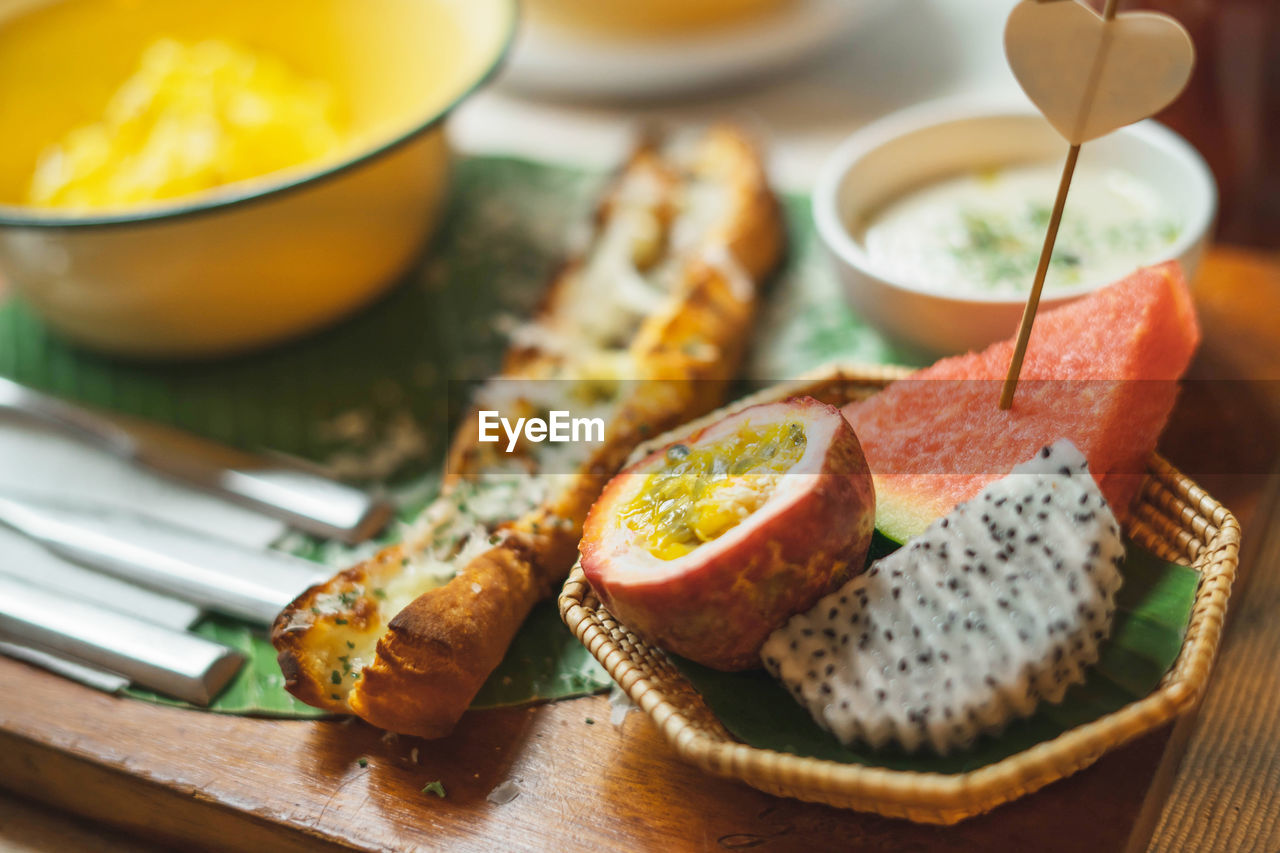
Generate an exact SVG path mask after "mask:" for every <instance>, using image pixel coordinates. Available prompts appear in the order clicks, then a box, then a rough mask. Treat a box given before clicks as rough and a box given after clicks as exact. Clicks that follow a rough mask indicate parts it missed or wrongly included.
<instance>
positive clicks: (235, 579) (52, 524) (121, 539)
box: [0, 497, 325, 625]
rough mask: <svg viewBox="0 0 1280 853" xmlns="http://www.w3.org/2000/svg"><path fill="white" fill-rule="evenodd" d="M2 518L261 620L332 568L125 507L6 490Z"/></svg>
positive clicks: (118, 571) (87, 558)
mask: <svg viewBox="0 0 1280 853" xmlns="http://www.w3.org/2000/svg"><path fill="white" fill-rule="evenodd" d="M0 524H4V525H6V526H9V527H11V528H13V529H14V530H17V531H18V532H20V533H22V534H24V535H26V536H29V537H31V538H32V539H34V540H35V541H37V542H39V543H40V544H41V545H43V546H44V547H45V548H47V549H48V550H50V551H52V552H53V553H54V554H57V555H58V556H60V557H63V558H64V559H67V560H70V561H71V562H73V563H79V564H81V565H84V566H88V567H90V568H93V569H97V570H99V571H101V572H104V573H106V574H108V575H111V576H112V577H115V578H119V579H121V580H125V581H130V582H132V583H135V584H137V585H139V586H142V587H146V588H147V589H150V590H153V591H155V592H159V593H163V594H165V595H170V596H173V597H175V598H180V599H182V600H184V601H188V602H191V603H192V604H195V605H197V606H199V607H201V608H202V609H205V610H214V611H217V612H219V613H223V614H226V615H228V616H234V617H237V618H239V619H244V620H246V621H248V622H252V623H254V624H258V625H270V624H271V623H272V622H273V621H274V620H275V617H276V614H278V613H279V612H280V611H281V610H282V609H283V608H284V606H285V605H286V604H288V603H289V602H290V601H292V600H293V599H294V598H295V597H297V595H298V594H299V593H301V592H302V591H303V590H304V589H306V588H307V587H308V586H310V585H311V584H313V583H317V582H319V581H320V580H321V579H322V577H324V576H325V575H322V574H321V570H320V568H319V567H318V566H316V565H315V564H313V563H308V562H307V561H305V560H301V559H298V558H296V557H292V556H289V555H287V554H279V553H274V552H269V551H258V550H254V549H251V548H244V547H241V546H239V545H235V544H233V543H230V542H224V541H222V540H219V539H212V538H209V537H206V536H202V535H200V534H198V533H196V532H194V531H190V530H184V529H181V528H176V527H170V526H169V525H166V524H161V523H158V522H153V521H149V520H143V519H140V518H137V517H132V516H123V515H93V514H89V513H77V512H75V511H74V510H68V509H59V508H57V507H47V508H46V507H42V506H35V505H31V504H27V503H23V502H20V501H16V500H10V499H8V498H3V497H0Z"/></svg>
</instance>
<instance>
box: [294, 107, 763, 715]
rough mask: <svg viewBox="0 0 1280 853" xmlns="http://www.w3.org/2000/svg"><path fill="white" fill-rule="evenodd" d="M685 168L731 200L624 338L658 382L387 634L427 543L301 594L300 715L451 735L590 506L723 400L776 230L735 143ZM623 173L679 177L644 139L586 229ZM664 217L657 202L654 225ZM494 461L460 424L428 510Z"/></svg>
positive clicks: (642, 385)
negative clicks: (646, 454) (388, 603)
mask: <svg viewBox="0 0 1280 853" xmlns="http://www.w3.org/2000/svg"><path fill="white" fill-rule="evenodd" d="M693 169H694V170H696V174H697V175H698V177H699V179H700V180H712V181H716V182H717V183H718V184H720V185H723V187H724V188H725V189H726V190H727V192H726V198H727V199H728V203H727V205H726V214H725V215H724V216H722V217H720V218H718V219H717V220H716V222H715V224H714V226H713V227H712V228H711V229H710V230H709V232H708V234H707V237H706V239H705V240H704V241H703V243H704V245H711V246H713V247H721V248H722V250H723V253H724V257H716V256H709V253H708V252H703V251H700V252H696V253H691V254H689V255H688V257H687V258H685V259H684V260H683V261H682V266H681V269H680V271H679V276H680V282H679V285H678V287H677V289H676V290H675V291H674V292H673V294H672V295H671V296H670V297H668V298H667V304H666V305H665V307H664V309H663V310H659V311H656V312H653V313H651V314H649V315H648V316H646V317H645V318H644V320H643V321H642V322H641V324H640V326H639V328H638V330H637V331H636V332H635V334H634V335H633V336H632V338H631V340H630V341H629V345H628V347H627V349H628V351H629V353H630V356H631V358H632V359H633V362H634V364H635V365H636V367H637V374H638V375H639V376H643V377H644V378H645V379H647V380H660V381H643V382H637V383H635V385H634V388H633V389H632V390H630V391H628V393H627V394H626V395H625V397H624V398H623V399H622V400H621V402H620V406H619V408H618V410H617V412H616V414H615V415H614V417H613V419H612V422H611V423H610V425H609V428H608V433H607V435H606V437H605V441H604V443H603V444H602V445H600V446H599V447H598V448H597V449H596V450H594V451H593V452H592V453H591V454H590V456H589V457H588V458H586V459H585V460H584V461H583V462H582V463H581V465H580V467H579V468H578V469H577V470H576V471H575V472H574V473H572V474H567V475H565V482H564V483H563V485H562V486H561V487H560V488H559V489H558V490H557V492H556V493H555V494H554V495H553V496H551V497H549V498H548V499H546V500H545V501H544V502H543V503H542V504H540V505H538V506H537V507H536V508H534V509H533V510H531V511H529V512H527V513H524V514H523V515H521V516H520V517H517V518H512V519H509V520H506V521H503V522H502V523H501V524H499V525H498V526H497V529H498V531H499V532H498V534H497V536H496V538H497V541H496V542H495V541H493V540H490V541H491V542H493V544H492V546H491V547H489V548H487V549H486V550H484V551H483V552H482V553H479V554H477V555H475V556H474V557H472V558H470V559H469V560H467V561H466V562H465V564H464V565H461V566H460V567H459V568H458V571H457V574H456V575H455V576H454V577H453V578H452V579H450V580H449V581H448V582H446V583H444V584H443V585H441V586H438V587H436V588H434V589H431V590H429V591H427V592H425V593H423V594H421V595H418V596H417V597H416V598H414V599H413V600H412V601H411V602H410V603H409V604H408V605H407V606H405V607H403V609H401V610H400V611H399V612H397V613H395V614H394V616H392V617H391V618H390V619H389V621H387V622H386V623H385V629H384V628H383V623H382V621H381V620H382V618H383V617H382V614H381V613H380V602H379V601H378V599H377V596H376V593H377V592H378V590H379V589H380V588H381V587H382V586H383V585H385V584H387V583H390V582H392V581H394V578H395V577H396V576H397V574H398V573H399V572H400V571H402V570H403V569H404V566H405V565H407V561H408V560H411V559H412V558H413V555H414V553H415V551H416V550H417V549H420V548H422V547H423V545H422V543H420V542H411V543H407V544H402V545H395V546H392V547H389V548H387V549H385V550H383V551H381V552H380V553H378V554H377V555H376V556H374V557H372V558H371V559H369V560H366V561H364V562H362V563H360V564H358V565H356V566H353V567H351V568H349V569H346V570H344V571H342V572H339V573H338V574H336V575H335V576H334V577H333V578H331V579H330V580H329V581H327V582H325V583H322V584H318V585H316V586H314V587H312V588H311V589H309V590H307V591H306V592H304V593H303V594H302V595H300V596H299V597H298V598H297V599H296V600H295V601H294V602H293V603H292V604H290V605H289V607H287V608H285V610H284V611H283V612H282V613H281V614H280V616H279V617H278V618H277V620H276V623H275V625H274V627H273V631H272V642H273V643H274V644H275V646H276V648H277V650H278V652H279V661H280V667H281V670H282V672H283V673H284V676H285V686H286V688H287V689H288V690H289V691H290V692H291V693H293V694H294V695H295V696H297V697H298V698H299V699H301V700H302V701H304V702H306V703H307V704H309V705H314V706H316V707H319V708H324V709H326V710H330V711H334V712H339V713H342V712H352V713H355V714H357V715H359V716H360V717H362V718H364V719H365V720H367V721H369V722H370V723H373V724H374V725H377V726H380V727H382V728H385V729H388V730H391V731H395V732H400V733H405V734H412V735H419V736H422V737H441V736H444V735H447V734H448V733H449V732H450V731H452V729H453V727H454V726H455V725H456V723H457V721H458V719H459V718H460V717H461V715H462V713H463V712H464V711H465V710H466V708H467V707H468V706H469V705H470V703H471V701H472V699H473V698H474V697H475V695H476V693H477V692H478V691H479V689H480V687H481V686H482V685H483V684H484V681H485V679H486V678H487V677H488V676H489V674H490V673H491V672H492V671H493V669H494V668H495V667H496V666H497V665H498V664H499V663H500V662H501V660H502V658H503V656H504V655H505V653H506V650H507V648H508V646H509V645H510V643H511V640H512V638H513V637H514V636H515V633H516V631H517V630H518V629H519V627H520V625H521V624H522V623H523V621H524V619H525V618H526V617H527V616H528V614H529V611H530V610H531V609H532V608H533V606H534V605H535V604H536V603H537V602H538V601H540V600H542V599H544V598H547V597H548V596H550V595H551V594H552V593H553V592H554V591H555V589H556V588H557V587H558V585H559V584H560V583H561V582H562V581H563V580H564V577H565V576H566V575H567V573H568V571H569V569H570V567H571V566H572V565H573V563H574V560H575V558H576V555H577V546H578V541H579V538H580V537H581V531H582V524H583V521H584V519H585V518H586V514H587V511H588V510H589V509H590V507H591V504H592V503H593V502H594V501H595V499H596V498H597V497H598V496H599V494H600V492H601V490H602V489H603V488H604V486H605V484H606V483H607V482H608V479H609V477H611V476H612V475H613V473H615V472H616V471H617V470H619V469H620V468H621V467H622V465H623V463H624V462H625V460H626V458H627V456H628V454H629V453H630V452H631V451H632V449H633V448H634V447H635V446H636V445H637V444H638V443H640V442H642V441H644V440H645V439H647V438H651V437H652V436H653V435H655V434H657V433H659V432H662V431H664V430H667V429H670V428H672V427H675V426H677V425H678V424H680V423H682V422H684V421H686V420H688V419H689V418H691V417H695V416H697V415H699V414H701V413H703V412H706V411H708V410H709V409H711V408H713V407H714V406H716V405H718V404H719V403H720V402H721V401H722V399H723V394H724V390H725V387H726V385H727V383H728V381H729V380H730V379H731V378H732V373H733V371H734V370H735V369H736V366H737V364H738V361H739V359H740V357H741V355H742V351H743V348H744V342H745V340H746V338H747V336H748V334H749V332H750V329H751V325H752V322H753V319H754V315H755V308H756V304H757V301H758V300H757V298H756V297H757V294H758V290H759V286H760V283H761V282H762V281H763V280H764V278H765V277H766V276H767V275H768V273H769V272H770V271H771V270H772V268H773V267H774V266H775V264H776V263H777V261H778V259H779V257H780V255H781V252H782V246H783V242H784V233H783V228H782V225H781V219H780V214H779V210H778V206H777V203H776V201H775V199H774V197H773V195H772V193H771V192H770V191H769V188H768V186H767V183H766V181H765V177H764V172H763V168H762V166H761V164H760V161H759V158H758V156H757V154H756V152H755V150H754V147H753V146H752V144H751V142H750V141H749V140H748V139H747V138H746V137H745V136H744V135H743V134H742V133H740V132H739V131H737V130H736V129H733V128H730V127H723V126H722V127H716V128H713V129H711V130H710V131H708V132H707V134H706V136H705V137H704V138H703V139H702V140H701V143H700V144H699V146H698V148H697V155H696V157H695V161H694V165H693ZM635 170H647V171H648V172H649V173H651V174H652V175H653V176H655V178H656V180H659V181H670V182H679V181H681V180H687V179H688V178H687V177H686V176H684V175H682V174H681V172H680V171H679V169H677V168H675V167H673V166H672V165H671V164H670V163H668V162H667V161H666V160H665V159H664V158H663V156H662V154H661V152H660V151H659V149H658V147H657V146H656V144H654V143H653V142H652V141H650V142H646V143H645V144H643V145H641V147H640V148H639V149H638V150H637V152H636V153H635V154H634V155H633V156H632V158H631V159H630V161H629V162H628V164H627V165H626V166H625V167H624V169H623V170H622V172H621V175H620V177H619V178H618V180H617V181H615V183H614V185H613V189H612V190H611V191H610V192H609V193H608V194H607V195H606V196H605V198H604V200H603V202H602V203H601V205H600V207H599V209H598V211H597V217H596V220H597V226H598V227H600V226H602V224H603V223H604V222H606V221H607V220H608V219H609V217H610V216H611V215H612V214H613V208H614V206H615V205H616V204H617V203H618V201H619V199H618V193H619V192H620V190H619V188H620V187H621V186H622V184H623V179H624V178H625V177H626V176H627V175H628V173H632V172H634V171H635ZM674 215H675V214H674V212H673V211H671V210H666V209H664V208H663V205H662V204H661V203H660V204H659V205H658V206H657V211H656V213H655V216H657V217H658V218H661V217H662V216H668V217H671V216H674ZM582 263H583V261H582V259H580V258H579V259H574V260H571V261H569V262H568V263H567V264H566V265H565V267H564V268H563V269H562V270H561V272H560V273H559V274H558V275H557V276H556V277H555V279H554V280H553V282H552V284H551V286H550V287H549V289H548V292H547V294H546V296H545V298H544V300H543V304H542V308H541V309H540V311H539V314H538V316H539V317H540V318H547V317H550V318H552V319H554V318H555V317H556V316H557V314H558V312H563V311H566V310H569V309H570V308H571V307H572V306H569V305H567V304H566V302H567V299H568V297H569V296H570V295H571V291H570V288H569V282H570V277H571V276H572V275H573V274H574V273H575V272H576V271H578V270H579V269H580V265H581V264H582ZM555 358H556V356H555V355H554V354H552V353H549V352H547V351H545V350H543V349H541V348H539V347H536V346H527V345H526V346H513V347H511V348H510V349H509V350H508V352H507V355H506V357H505V359H504V366H503V376H506V377H521V376H538V375H540V371H541V370H542V369H543V368H545V367H546V366H547V365H548V364H551V363H554V361H555ZM467 422H474V420H473V419H468V420H464V423H467ZM492 452H493V451H492V449H491V446H485V447H483V448H482V447H481V446H480V445H478V444H477V443H476V441H475V436H474V433H473V432H469V431H467V430H465V429H459V431H458V432H457V433H456V434H455V436H454V439H453V442H452V444H451V448H450V453H449V458H448V463H447V476H446V478H445V482H444V486H443V493H442V497H441V498H440V500H441V501H447V500H450V490H451V488H453V487H455V486H456V485H457V484H458V483H459V482H460V481H462V480H465V479H466V478H467V476H468V475H469V474H471V473H472V472H474V471H476V470H478V469H482V468H483V459H484V456H485V454H486V453H492ZM429 511H430V510H428V512H429ZM374 633H377V640H376V654H374V655H373V659H372V660H371V661H368V662H366V663H364V664H363V665H362V666H355V665H352V664H351V662H350V660H349V659H348V658H347V657H346V656H344V655H342V654H338V652H341V651H343V650H344V648H350V649H359V648H362V647H364V645H366V644H370V641H371V639H372V635H373V634H374ZM339 663H341V665H339Z"/></svg>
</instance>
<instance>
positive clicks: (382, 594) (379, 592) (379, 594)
mask: <svg viewBox="0 0 1280 853" xmlns="http://www.w3.org/2000/svg"><path fill="white" fill-rule="evenodd" d="M408 562H409V561H408V560H405V563H408ZM373 597H374V598H382V599H385V598H386V597H387V591H386V590H385V589H383V588H382V587H378V588H377V589H375V590H374V591H373Z"/></svg>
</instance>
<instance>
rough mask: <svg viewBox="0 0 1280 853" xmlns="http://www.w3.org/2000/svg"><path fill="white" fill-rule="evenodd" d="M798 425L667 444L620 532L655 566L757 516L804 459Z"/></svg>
mask: <svg viewBox="0 0 1280 853" xmlns="http://www.w3.org/2000/svg"><path fill="white" fill-rule="evenodd" d="M806 443H807V439H806V437H805V431H804V426H803V425H802V424H800V423H796V422H788V423H781V424H771V425H768V426H764V427H757V426H753V425H751V424H746V425H744V426H743V427H742V428H741V429H739V430H738V431H737V432H736V433H734V434H733V435H730V436H727V437H725V438H723V439H721V440H720V441H718V442H715V443H714V444H708V445H706V446H701V447H696V448H690V447H689V446H688V445H685V444H673V445H672V446H671V447H669V448H668V449H667V452H666V457H665V460H664V464H663V467H662V468H661V469H659V470H657V471H654V472H653V473H651V474H649V475H648V477H647V478H646V480H645V485H644V487H643V488H642V489H641V490H640V493H639V494H637V495H636V496H635V498H633V499H632V501H631V502H630V503H629V504H628V505H627V506H626V507H625V508H624V509H623V510H622V513H621V516H622V519H623V521H624V523H625V524H626V526H627V527H628V528H629V529H630V530H632V531H634V532H635V533H637V534H638V538H639V539H641V541H642V542H643V544H644V545H645V547H646V548H648V550H649V552H650V553H651V554H653V555H654V556H655V557H657V558H659V559H661V560H674V559H676V558H678V557H683V556H684V555H685V554H688V553H689V552H690V551H692V550H694V549H695V548H697V547H698V546H699V545H701V544H702V543H704V542H710V541H712V540H714V539H717V538H719V537H720V536H723V535H724V534H725V533H727V532H728V531H729V530H731V529H732V528H733V527H735V526H737V525H738V524H739V523H741V522H742V520H743V519H745V518H746V517H747V516H749V515H751V513H753V512H755V511H756V510H757V509H759V508H760V507H761V506H762V505H763V504H764V502H765V500H767V499H768V497H769V495H770V494H771V493H772V492H773V489H774V486H775V484H776V480H777V477H778V476H779V475H780V474H782V473H783V472H785V471H787V470H788V469H790V468H791V467H792V466H793V465H795V464H796V463H797V462H799V461H800V458H801V457H802V456H804V450H805V445H806Z"/></svg>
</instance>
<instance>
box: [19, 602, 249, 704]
mask: <svg viewBox="0 0 1280 853" xmlns="http://www.w3.org/2000/svg"><path fill="white" fill-rule="evenodd" d="M0 638H2V639H4V640H6V641H9V642H15V643H21V644H23V645H28V646H33V647H35V648H36V649H37V650H40V651H45V652H51V653H53V654H56V655H58V656H66V657H69V658H71V659H72V660H73V661H79V662H83V663H85V664H87V665H89V666H91V667H94V668H96V669H100V670H106V671H107V672H109V673H117V674H119V675H121V676H123V677H126V678H128V679H129V680H130V681H131V682H133V683H135V684H138V685H141V686H143V687H147V688H149V689H151V690H155V691H157V692H159V693H166V694H168V695H170V696H175V697H177V698H179V699H184V700H186V701H188V702H193V703H196V704H200V705H207V704H208V703H209V702H210V701H212V700H213V697H214V696H216V695H218V691H220V690H221V689H222V688H223V687H224V686H226V684H227V682H228V681H230V680H231V678H232V677H233V676H234V675H235V674H236V672H237V671H239V669H240V666H241V665H242V664H243V663H244V656H243V655H241V654H240V653H239V652H238V651H236V650H235V649H232V648H228V647H227V646H221V645H218V644H217V643H212V642H209V641H208V640H205V639H202V638H200V637H197V636H195V635H194V634H187V633H185V632H182V631H174V630H172V629H170V628H165V627H163V626H161V625H155V624H153V623H150V622H144V621H143V620H141V619H135V618H133V617H132V616H126V615H124V614H123V613H117V612H115V611H113V610H107V609H105V608H102V607H97V606H95V605H93V604H90V603H89V602H87V601H81V600H80V599H77V598H70V597H67V596H61V595H55V594H53V593H49V592H46V591H44V590H42V589H38V588H36V587H33V586H29V585H27V584H23V583H20V582H18V581H14V580H12V579H10V578H7V577H0Z"/></svg>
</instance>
